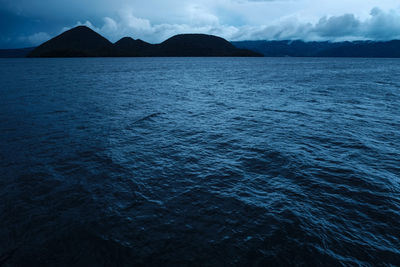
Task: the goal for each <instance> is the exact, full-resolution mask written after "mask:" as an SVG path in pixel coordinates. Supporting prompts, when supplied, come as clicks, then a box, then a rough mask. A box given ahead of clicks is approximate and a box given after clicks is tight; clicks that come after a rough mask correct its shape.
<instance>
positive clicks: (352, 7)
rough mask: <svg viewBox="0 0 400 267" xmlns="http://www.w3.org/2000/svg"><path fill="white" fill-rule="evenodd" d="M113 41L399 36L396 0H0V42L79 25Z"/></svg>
mask: <svg viewBox="0 0 400 267" xmlns="http://www.w3.org/2000/svg"><path fill="white" fill-rule="evenodd" d="M81 24H84V25H88V26H90V27H91V28H93V29H94V30H96V31H98V32H99V33H100V34H102V35H104V36H105V37H107V38H108V39H110V41H112V42H115V41H117V40H118V39H120V38H121V37H124V36H130V37H133V38H135V39H137V38H140V39H143V40H145V41H148V42H152V43H157V42H160V41H163V40H165V39H166V38H168V37H171V36H172V35H174V34H177V33H208V34H215V35H219V36H222V37H224V38H226V39H228V40H232V41H234V40H293V39H302V40H332V41H339V40H363V39H364V40H365V39H372V40H389V39H400V1H399V0H186V1H185V0H145V1H141V0H112V1H111V0H0V48H16V47H29V46H35V45H38V44H40V43H42V42H43V41H46V40H48V39H49V38H51V37H54V36H56V35H57V34H59V33H61V32H62V31H64V30H66V29H68V28H72V27H74V26H76V25H81Z"/></svg>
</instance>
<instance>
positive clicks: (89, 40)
mask: <svg viewBox="0 0 400 267" xmlns="http://www.w3.org/2000/svg"><path fill="white" fill-rule="evenodd" d="M142 56H157V57H170V56H174V57H187V56H192V57H201V56H204V57H207V56H213V57H236V56H246V57H250V56H251V57H254V56H262V55H261V54H259V53H256V52H253V51H249V50H247V49H239V48H236V47H235V46H233V45H232V44H231V43H229V42H228V41H226V40H225V39H222V38H220V37H217V36H212V35H205V34H181V35H176V36H173V37H171V38H169V39H168V40H166V41H164V42H162V43H161V44H155V45H153V44H149V43H146V42H144V41H142V40H134V39H132V38H129V37H125V38H122V39H121V40H119V41H118V42H116V43H115V44H112V43H111V42H110V41H108V40H107V39H105V38H104V37H103V36H101V35H99V34H98V33H96V32H94V31H93V30H91V29H89V28H88V27H86V26H79V27H76V28H73V29H71V30H68V31H66V32H64V33H62V34H61V35H59V36H57V37H55V38H53V39H51V40H49V41H47V42H45V43H44V44H42V45H40V46H39V47H37V48H36V49H34V50H33V51H32V52H31V53H30V54H29V55H28V57H142Z"/></svg>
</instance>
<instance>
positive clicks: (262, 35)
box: [63, 0, 400, 43]
mask: <svg viewBox="0 0 400 267" xmlns="http://www.w3.org/2000/svg"><path fill="white" fill-rule="evenodd" d="M259 1H260V0H259ZM77 25H86V26H88V27H90V28H92V29H93V30H95V31H97V32H99V33H100V34H102V35H104V36H106V37H107V38H109V39H110V40H111V41H113V42H115V41H117V40H118V39H120V38H122V37H124V36H131V37H133V38H140V39H143V40H145V41H148V42H153V43H157V42H161V41H163V40H165V39H167V38H168V37H171V36H173V35H175V34H180V33H206V34H213V35H219V36H221V37H224V38H226V39H228V40H231V41H240V40H305V41H324V40H330V41H344V40H393V39H400V12H398V11H396V10H389V11H383V10H381V9H379V8H373V9H372V10H371V11H370V13H369V16H368V17H366V18H365V19H361V18H359V17H356V16H355V15H354V14H344V15H341V16H330V17H328V16H323V17H322V18H320V19H319V20H317V22H315V23H310V22H301V21H300V20H299V19H298V18H296V17H288V18H284V19H282V20H280V21H278V22H275V23H274V24H271V25H259V26H248V25H244V26H230V25H224V24H221V23H220V21H219V19H218V17H215V16H211V15H207V14H206V15H204V14H203V15H202V16H198V17H196V22H195V23H192V24H167V23H162V24H152V23H151V21H150V20H148V19H144V18H138V17H136V16H134V15H133V12H131V11H129V10H125V11H123V12H119V13H118V16H117V18H110V17H105V18H103V22H102V25H100V26H98V27H97V26H95V25H94V24H92V23H91V22H90V21H86V22H84V23H82V22H77V23H76V24H75V25H73V26H77ZM69 28H71V27H66V28H64V29H63V31H64V30H67V29H69Z"/></svg>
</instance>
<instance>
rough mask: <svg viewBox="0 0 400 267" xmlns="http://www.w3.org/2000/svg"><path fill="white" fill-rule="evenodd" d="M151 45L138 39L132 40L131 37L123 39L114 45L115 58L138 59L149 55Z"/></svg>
mask: <svg viewBox="0 0 400 267" xmlns="http://www.w3.org/2000/svg"><path fill="white" fill-rule="evenodd" d="M152 47H153V45H152V44H149V43H146V42H144V41H142V40H140V39H137V40H134V39H132V38H131V37H124V38H122V39H121V40H119V41H118V42H116V43H115V44H114V51H115V55H116V56H121V57H140V56H145V55H146V54H149V53H151V51H150V50H151V49H152Z"/></svg>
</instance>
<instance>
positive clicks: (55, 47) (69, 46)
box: [28, 26, 114, 57]
mask: <svg viewBox="0 0 400 267" xmlns="http://www.w3.org/2000/svg"><path fill="white" fill-rule="evenodd" d="M113 54H114V47H113V44H112V43H111V42H110V41H108V40H107V39H106V38H104V37H103V36H101V35H100V34H98V33H96V32H95V31H93V30H91V29H89V28H88V27H85V26H78V27H76V28H73V29H71V30H68V31H66V32H64V33H62V34H60V35H58V36H57V37H55V38H53V39H51V40H49V41H47V42H45V43H43V44H42V45H40V46H39V47H37V48H36V49H35V50H33V51H32V52H31V53H30V54H29V55H28V57H109V56H113Z"/></svg>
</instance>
